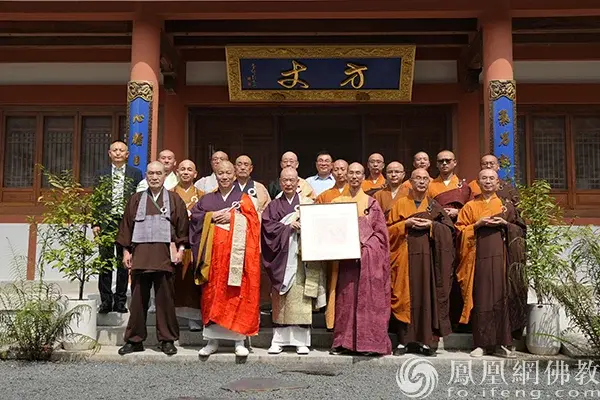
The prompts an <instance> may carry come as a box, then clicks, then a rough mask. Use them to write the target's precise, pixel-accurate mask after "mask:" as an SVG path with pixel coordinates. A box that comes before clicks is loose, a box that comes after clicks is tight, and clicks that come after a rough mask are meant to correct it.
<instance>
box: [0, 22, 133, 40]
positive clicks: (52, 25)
mask: <svg viewBox="0 0 600 400" xmlns="http://www.w3.org/2000/svg"><path fill="white" fill-rule="evenodd" d="M131 29H132V23H131V22H130V21H72V22H68V23H67V22H64V21H37V22H30V21H6V22H3V23H2V24H0V37H1V36H38V37H39V36H130V35H131Z"/></svg>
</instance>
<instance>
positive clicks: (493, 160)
mask: <svg viewBox="0 0 600 400" xmlns="http://www.w3.org/2000/svg"><path fill="white" fill-rule="evenodd" d="M480 164H481V169H493V170H494V171H498V170H499V169H500V164H499V163H498V158H497V157H496V156H495V155H493V154H486V155H485V156H483V157H481V162H480Z"/></svg>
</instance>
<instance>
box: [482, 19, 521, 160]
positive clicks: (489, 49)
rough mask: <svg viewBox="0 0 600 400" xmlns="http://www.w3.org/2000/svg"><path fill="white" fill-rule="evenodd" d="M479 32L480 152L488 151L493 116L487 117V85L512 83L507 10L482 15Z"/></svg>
mask: <svg viewBox="0 0 600 400" xmlns="http://www.w3.org/2000/svg"><path fill="white" fill-rule="evenodd" d="M481 26H482V29H483V77H484V83H483V88H484V93H483V104H484V107H483V112H484V121H485V122H484V127H485V136H484V142H483V143H484V149H485V152H486V153H488V152H490V151H491V148H490V140H491V137H492V132H491V130H492V129H493V128H492V124H491V123H490V121H491V119H493V116H492V115H490V114H491V113H490V85H491V83H492V81H506V80H513V78H514V75H513V43H512V19H511V16H510V10H502V11H495V12H493V13H489V14H488V15H486V16H485V17H484V18H483V19H482V21H481ZM515 118H516V116H515Z"/></svg>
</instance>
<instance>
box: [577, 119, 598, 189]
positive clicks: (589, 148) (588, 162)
mask: <svg viewBox="0 0 600 400" xmlns="http://www.w3.org/2000/svg"><path fill="white" fill-rule="evenodd" d="M573 137H574V141H575V179H576V184H577V189H583V190H590V189H600V118H598V117H574V118H573Z"/></svg>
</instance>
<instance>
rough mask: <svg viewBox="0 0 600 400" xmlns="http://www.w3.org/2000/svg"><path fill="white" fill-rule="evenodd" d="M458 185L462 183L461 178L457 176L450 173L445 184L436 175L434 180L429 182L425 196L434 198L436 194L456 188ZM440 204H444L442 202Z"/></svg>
mask: <svg viewBox="0 0 600 400" xmlns="http://www.w3.org/2000/svg"><path fill="white" fill-rule="evenodd" d="M459 185H462V180H461V179H459V177H458V176H456V175H452V177H451V178H450V182H449V183H448V185H446V184H445V183H444V181H443V180H442V177H441V176H438V177H437V178H435V179H434V180H432V181H431V182H429V189H427V196H428V197H430V198H432V199H435V198H436V196H438V195H440V194H442V193H445V192H447V191H450V190H452V189H458V188H459ZM442 206H444V204H442Z"/></svg>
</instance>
